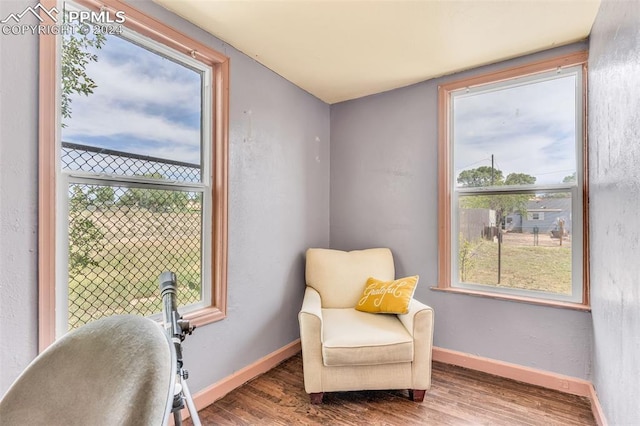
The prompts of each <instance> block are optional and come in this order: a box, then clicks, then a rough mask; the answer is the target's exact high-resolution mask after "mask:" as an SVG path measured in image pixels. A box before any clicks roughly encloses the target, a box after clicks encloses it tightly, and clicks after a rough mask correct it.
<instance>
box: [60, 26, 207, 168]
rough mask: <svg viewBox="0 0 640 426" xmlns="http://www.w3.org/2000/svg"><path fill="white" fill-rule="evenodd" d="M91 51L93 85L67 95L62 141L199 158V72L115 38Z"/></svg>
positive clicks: (196, 161) (157, 155)
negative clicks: (91, 89)
mask: <svg viewBox="0 0 640 426" xmlns="http://www.w3.org/2000/svg"><path fill="white" fill-rule="evenodd" d="M96 53H97V55H98V57H99V59H98V62H92V63H90V64H89V65H88V66H87V74H88V75H89V76H90V77H91V78H92V79H93V80H94V81H95V82H96V84H97V86H98V87H97V88H96V89H95V90H94V93H92V94H90V95H89V96H81V95H74V96H73V97H72V103H71V108H72V116H71V118H70V119H64V122H65V124H66V125H67V127H65V128H64V129H63V132H62V133H63V140H66V141H72V142H76V143H84V144H90V145H91V144H99V146H102V147H105V148H111V149H117V150H124V151H128V152H133V153H138V154H144V155H151V156H156V157H162V158H170V159H174V160H180V161H187V162H193V163H199V162H200V109H201V94H200V90H201V87H200V85H201V82H200V75H199V74H198V73H196V72H195V71H193V70H191V69H189V68H186V67H184V66H182V65H178V64H176V63H175V62H173V61H170V60H168V59H166V58H164V57H162V56H159V55H157V54H155V53H151V52H149V51H147V50H145V49H143V48H141V47H139V46H137V45H135V44H132V43H130V42H128V41H125V40H122V39H118V38H113V37H111V38H109V39H108V40H107V42H106V44H105V46H104V47H103V48H102V49H101V50H97V51H96Z"/></svg>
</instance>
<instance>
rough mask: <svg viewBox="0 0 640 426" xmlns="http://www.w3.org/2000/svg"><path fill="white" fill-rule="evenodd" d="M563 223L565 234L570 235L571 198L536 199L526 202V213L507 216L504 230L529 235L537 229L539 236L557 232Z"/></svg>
mask: <svg viewBox="0 0 640 426" xmlns="http://www.w3.org/2000/svg"><path fill="white" fill-rule="evenodd" d="M562 220H563V221H564V231H565V233H571V198H570V197H565V198H536V199H532V200H529V201H528V202H527V212H526V214H525V215H524V216H523V215H521V214H520V213H512V214H510V215H508V216H507V218H506V224H505V229H506V230H507V231H511V232H523V233H526V234H531V233H533V232H534V231H535V229H536V228H537V229H538V232H539V233H541V234H548V233H550V232H552V231H558V229H559V227H560V225H559V224H560V221H562Z"/></svg>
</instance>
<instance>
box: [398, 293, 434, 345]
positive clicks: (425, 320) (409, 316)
mask: <svg viewBox="0 0 640 426" xmlns="http://www.w3.org/2000/svg"><path fill="white" fill-rule="evenodd" d="M398 319H400V322H402V324H403V325H404V327H405V328H406V329H407V331H408V332H409V334H411V336H412V337H414V338H415V337H416V336H415V333H416V331H418V330H426V329H428V328H432V329H433V309H432V308H431V307H429V306H427V305H425V304H424V303H422V302H418V301H417V300H416V299H411V302H410V304H409V312H407V313H406V314H402V315H398Z"/></svg>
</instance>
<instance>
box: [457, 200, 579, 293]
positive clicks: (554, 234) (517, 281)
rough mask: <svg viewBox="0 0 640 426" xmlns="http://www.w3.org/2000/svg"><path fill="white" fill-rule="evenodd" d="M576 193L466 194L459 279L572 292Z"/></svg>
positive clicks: (461, 213)
mask: <svg viewBox="0 0 640 426" xmlns="http://www.w3.org/2000/svg"><path fill="white" fill-rule="evenodd" d="M571 240H572V221H571V196H570V194H567V193H556V194H553V195H548V194H545V196H532V195H530V194H502V195H464V196H460V201H459V208H458V282H460V283H466V284H480V285H486V286H494V287H508V288H517V289H524V290H535V291H543V292H547V293H556V294H563V295H570V294H571V273H572V272H571Z"/></svg>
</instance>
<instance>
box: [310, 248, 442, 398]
mask: <svg viewBox="0 0 640 426" xmlns="http://www.w3.org/2000/svg"><path fill="white" fill-rule="evenodd" d="M369 277H374V278H377V279H379V280H384V281H391V280H393V279H394V278H395V269H394V264H393V256H392V254H391V251H390V250H389V249H386V248H376V249H369V250H359V251H351V252H344V251H339V250H328V249H309V250H307V256H306V284H307V288H306V291H305V295H304V300H303V303H302V309H301V310H300V313H299V315H298V321H299V323H300V338H301V342H302V363H303V369H304V387H305V391H306V392H307V393H308V394H309V396H310V399H311V403H314V404H320V403H322V398H323V395H324V392H332V391H334V392H335V391H352V390H374V389H379V390H382V389H408V390H409V395H410V397H411V398H412V399H413V400H414V401H417V402H421V401H422V400H423V398H424V394H425V392H426V391H427V390H428V389H429V388H430V387H431V348H432V342H433V310H432V309H431V308H430V307H429V306H426V305H424V304H422V303H420V302H418V301H417V300H415V299H412V300H411V304H410V307H409V313H407V314H404V315H393V314H370V313H366V312H360V311H357V310H355V309H354V306H355V305H356V303H357V302H358V299H359V297H360V296H361V294H362V291H363V289H364V286H365V283H366V281H367V279H368V278H369Z"/></svg>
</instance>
